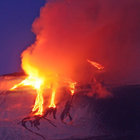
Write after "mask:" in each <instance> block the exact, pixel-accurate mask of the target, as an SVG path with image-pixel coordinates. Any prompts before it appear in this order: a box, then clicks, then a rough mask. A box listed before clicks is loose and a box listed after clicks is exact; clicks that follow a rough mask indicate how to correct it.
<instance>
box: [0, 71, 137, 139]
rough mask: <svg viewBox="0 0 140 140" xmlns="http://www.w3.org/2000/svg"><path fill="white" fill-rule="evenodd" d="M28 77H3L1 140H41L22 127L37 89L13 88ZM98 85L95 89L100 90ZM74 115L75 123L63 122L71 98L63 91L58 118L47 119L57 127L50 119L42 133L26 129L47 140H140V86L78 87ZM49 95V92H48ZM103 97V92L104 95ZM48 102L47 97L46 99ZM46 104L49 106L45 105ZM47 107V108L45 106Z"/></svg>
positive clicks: (1, 83) (42, 123)
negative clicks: (62, 115)
mask: <svg viewBox="0 0 140 140" xmlns="http://www.w3.org/2000/svg"><path fill="white" fill-rule="evenodd" d="M26 76H27V75H24V74H21V73H18V74H17V73H14V74H9V75H4V76H1V77H0V85H1V88H0V89H1V91H0V92H1V95H0V110H1V113H0V124H1V126H0V139H1V140H12V139H15V140H25V139H27V140H31V139H32V140H41V139H43V138H42V137H40V136H39V135H36V134H33V133H31V132H30V131H28V130H27V129H25V128H24V127H23V126H22V125H21V123H20V122H21V121H22V120H23V119H24V118H25V117H26V116H27V115H28V114H29V113H31V110H32V108H33V105H34V102H35V98H36V90H34V89H32V88H31V87H28V86H26V87H19V88H17V89H16V90H14V91H10V90H9V88H10V87H12V86H13V85H14V84H16V83H19V82H20V81H22V80H23V79H24V78H25V77H26ZM97 84H98V85H99V82H97V83H96V85H94V88H95V87H96V89H97ZM75 88H76V89H75V94H74V96H73V102H72V107H71V110H70V114H71V116H72V119H73V120H72V122H71V123H69V118H66V120H65V121H66V123H63V122H62V121H61V119H60V116H61V113H62V112H63V109H64V106H65V104H66V102H67V100H68V99H69V95H66V89H65V87H61V88H60V89H59V91H58V92H59V96H61V98H60V100H59V102H58V103H57V104H56V106H57V113H56V119H54V118H53V116H52V115H51V114H50V115H48V116H47V119H48V120H51V122H53V124H55V126H56V127H54V126H53V125H52V124H51V123H50V122H49V121H47V120H43V119H41V120H40V125H39V130H38V129H37V128H35V127H31V124H30V122H27V124H26V126H27V127H28V128H29V129H31V130H32V131H33V132H35V133H38V134H40V135H42V136H43V137H44V138H45V139H46V140H49V139H50V140H97V139H98V140H116V139H121V140H134V139H135V140H137V139H139V138H140V135H139V134H140V119H139V118H140V113H139V108H140V104H139V102H140V95H139V91H140V85H123V86H122V85H121V86H114V85H113V86H112V85H102V86H100V88H99V89H100V91H98V92H97V91H96V94H93V95H92V96H91V92H94V91H93V90H92V88H91V84H89V83H88V84H86V85H77V86H76V87H75ZM103 89H104V90H105V89H106V90H107V91H108V92H109V93H111V94H110V95H109V96H107V97H104V98H102V97H101V96H99V92H103ZM46 92H49V91H47V90H46ZM100 94H101V93H100ZM44 98H45V101H46V102H47V98H48V97H47V96H46V97H44ZM44 104H45V103H44ZM44 106H45V105H44Z"/></svg>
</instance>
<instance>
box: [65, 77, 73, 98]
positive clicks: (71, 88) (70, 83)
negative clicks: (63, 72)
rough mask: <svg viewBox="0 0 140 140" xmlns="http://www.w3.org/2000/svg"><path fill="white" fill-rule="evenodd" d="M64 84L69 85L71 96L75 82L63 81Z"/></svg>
mask: <svg viewBox="0 0 140 140" xmlns="http://www.w3.org/2000/svg"><path fill="white" fill-rule="evenodd" d="M64 82H65V83H69V87H70V92H71V95H73V94H74V91H75V84H76V82H74V81H72V80H71V79H65V81H64Z"/></svg>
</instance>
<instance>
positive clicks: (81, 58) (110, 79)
mask: <svg viewBox="0 0 140 140" xmlns="http://www.w3.org/2000/svg"><path fill="white" fill-rule="evenodd" d="M139 17H140V1H139V0H113V1H112V0H48V1H47V2H46V4H45V6H44V7H42V8H41V10H40V17H38V18H36V19H35V21H34V23H33V25H32V31H33V32H34V33H35V34H36V41H35V42H34V44H32V45H31V46H30V47H28V48H27V49H26V50H25V51H24V52H23V53H22V56H21V57H22V68H23V69H25V68H24V63H29V65H31V66H32V67H33V68H35V69H37V72H38V73H39V75H41V76H50V75H54V74H58V75H60V76H63V77H69V78H71V79H73V80H75V81H80V82H81V81H87V80H89V79H90V78H91V77H92V76H94V75H101V77H102V78H103V79H104V81H105V82H106V83H120V82H121V83H136V82H139V81H140V80H139V78H140V74H139V70H140V65H139V63H140V59H139V56H140V47H139V45H140V39H139V37H140V18H139ZM87 59H88V60H91V61H95V62H98V63H100V64H101V65H103V66H104V67H105V69H104V70H97V69H96V68H94V67H93V66H91V64H90V63H89V62H87Z"/></svg>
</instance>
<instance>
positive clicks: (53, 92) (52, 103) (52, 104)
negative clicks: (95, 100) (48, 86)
mask: <svg viewBox="0 0 140 140" xmlns="http://www.w3.org/2000/svg"><path fill="white" fill-rule="evenodd" d="M55 92H56V90H55V89H53V90H52V97H51V103H50V105H49V108H50V107H53V108H55V107H56V105H55V103H54V99H55Z"/></svg>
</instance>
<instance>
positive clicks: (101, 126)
mask: <svg viewBox="0 0 140 140" xmlns="http://www.w3.org/2000/svg"><path fill="white" fill-rule="evenodd" d="M139 9H140V2H139V1H138V0H128V1H127V2H126V1H124V0H117V1H116V0H114V1H112V0H106V1H104V0H80V1H79V0H47V2H46V4H45V6H44V7H42V8H41V10H40V15H39V17H38V18H36V19H35V21H34V22H33V24H32V31H33V32H34V33H35V35H36V38H35V42H34V43H32V44H31V45H30V46H29V47H27V48H26V49H25V50H24V51H23V52H22V54H21V69H22V72H19V73H13V74H9V75H2V76H0V95H1V96H0V97H1V98H0V100H1V102H0V110H1V114H0V122H1V124H2V127H0V135H2V136H0V139H2V140H7V139H8V140H11V139H12V138H13V139H14V138H15V137H16V138H15V140H24V139H27V140H31V139H34V140H41V139H46V140H50V139H51V140H69V139H71V140H80V139H81V140H86V139H91V140H95V139H99V140H103V139H106V140H114V139H116V138H120V139H121V138H123V137H125V138H126V137H127V136H128V137H132V138H139V137H140V136H139V132H140V129H139V126H140V121H139V120H136V121H134V118H136V119H137V118H139V117H138V115H135V114H137V112H138V110H139V107H140V105H139V103H138V102H139V101H140V98H139V92H138V91H139V90H140V85H139V78H140V75H139V71H138V70H139V69H140V65H139V63H140V62H139V61H140V59H139V47H138V46H139V44H140V41H139V36H140V35H139V34H140V32H139V31H140V26H139V21H140V20H139V19H138V18H137V17H139V15H140V10H139ZM136 84H137V85H136ZM132 93H133V95H134V96H133V95H132ZM131 99H132V100H131ZM13 112H14V113H13ZM129 114H131V115H130V117H129ZM11 120H12V121H11ZM3 126H4V127H3ZM7 129H8V130H7ZM5 133H6V135H5ZM1 137H2V138H1ZM3 137H4V138H3Z"/></svg>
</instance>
